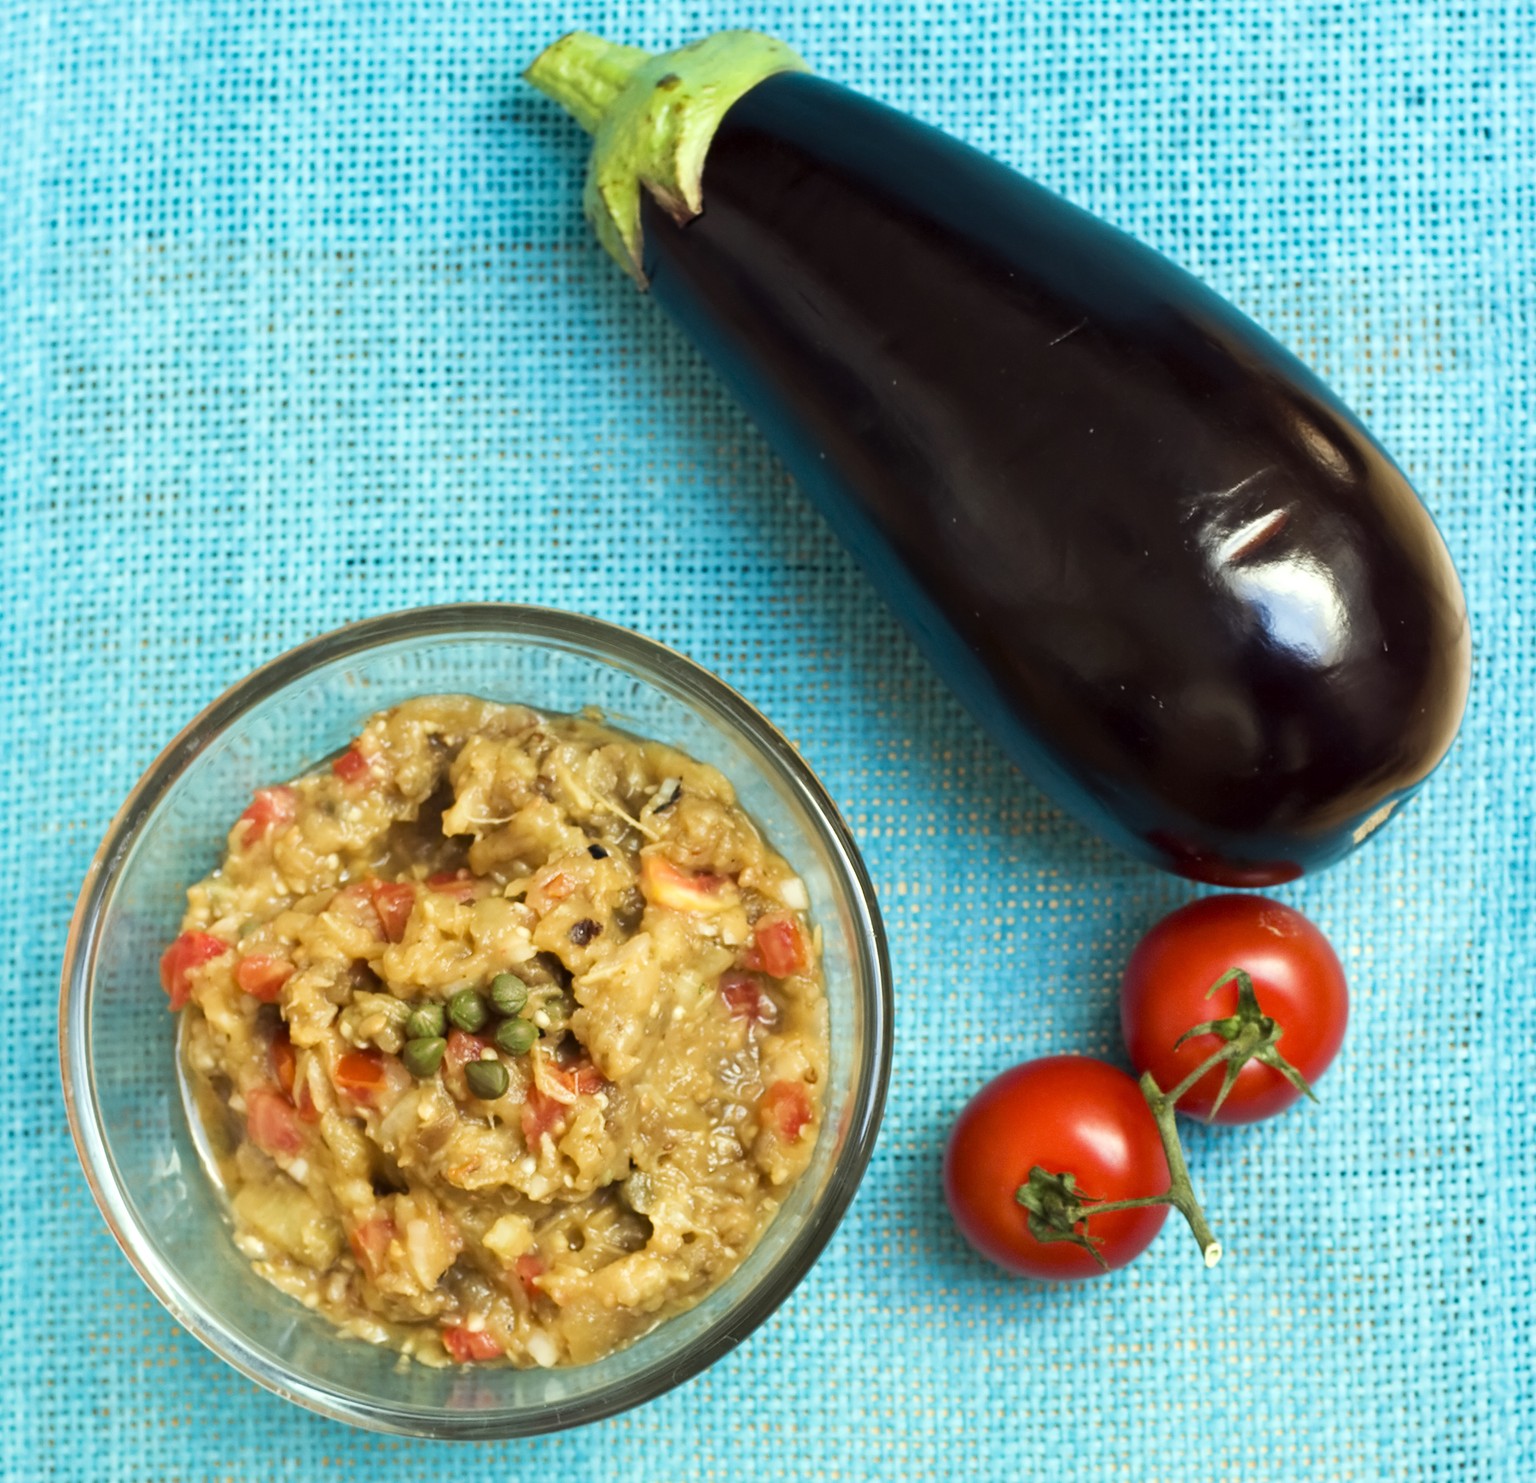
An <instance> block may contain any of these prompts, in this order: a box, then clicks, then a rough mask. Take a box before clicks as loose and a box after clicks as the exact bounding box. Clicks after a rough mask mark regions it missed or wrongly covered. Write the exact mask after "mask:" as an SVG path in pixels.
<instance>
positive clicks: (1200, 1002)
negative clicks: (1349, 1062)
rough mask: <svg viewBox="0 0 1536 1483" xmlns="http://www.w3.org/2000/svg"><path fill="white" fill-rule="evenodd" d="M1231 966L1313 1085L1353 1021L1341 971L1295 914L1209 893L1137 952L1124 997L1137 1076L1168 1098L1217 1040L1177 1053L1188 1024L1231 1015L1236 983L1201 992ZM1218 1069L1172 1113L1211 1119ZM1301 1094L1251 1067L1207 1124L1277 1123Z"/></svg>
mask: <svg viewBox="0 0 1536 1483" xmlns="http://www.w3.org/2000/svg"><path fill="white" fill-rule="evenodd" d="M1230 968H1242V969H1244V970H1245V971H1246V972H1247V973H1248V975H1249V976H1250V977H1251V978H1252V979H1253V987H1254V992H1255V994H1256V996H1257V998H1258V1002H1259V1008H1260V1010H1261V1011H1262V1012H1263V1013H1264V1014H1265V1015H1267V1016H1268V1017H1269V1018H1271V1019H1273V1020H1274V1021H1275V1023H1276V1024H1277V1025H1279V1026H1280V1029H1281V1032H1282V1033H1281V1037H1280V1040H1279V1043H1278V1044H1277V1045H1276V1047H1275V1049H1276V1050H1277V1051H1278V1052H1279V1053H1280V1054H1281V1055H1282V1056H1284V1057H1285V1059H1286V1060H1287V1061H1289V1062H1290V1063H1291V1065H1293V1066H1294V1067H1295V1068H1296V1069H1297V1070H1298V1071H1299V1072H1301V1074H1302V1076H1303V1077H1305V1078H1306V1080H1307V1081H1308V1082H1312V1083H1315V1082H1316V1081H1317V1079H1318V1077H1320V1076H1321V1075H1322V1074H1323V1072H1324V1071H1326V1070H1327V1069H1328V1066H1329V1063H1330V1062H1331V1061H1332V1060H1333V1058H1334V1056H1335V1055H1336V1054H1337V1053H1338V1049H1339V1046H1340V1044H1342V1042H1343V1040H1344V1028H1345V1025H1346V1024H1347V1023H1348V1020H1349V993H1348V990H1347V988H1346V987H1345V983H1344V970H1343V968H1341V967H1340V966H1339V960H1338V956H1337V955H1336V954H1335V953H1334V951H1333V949H1332V948H1331V947H1330V946H1329V945H1328V939H1327V938H1325V937H1324V936H1323V934H1322V933H1321V932H1319V931H1318V929H1317V928H1316V927H1314V926H1313V925H1312V923H1311V922H1309V921H1308V920H1307V919H1306V918H1305V917H1304V916H1302V914H1301V913H1300V912H1299V911H1295V910H1293V909H1292V908H1291V907H1289V906H1283V905H1281V903H1280V902H1278V901H1270V900H1268V899H1266V898H1265V897H1263V896H1207V897H1204V898H1202V899H1201V900H1199V901H1191V902H1190V903H1189V904H1188V905H1187V906H1181V907H1180V908H1179V909H1178V910H1177V911H1176V912H1173V913H1172V914H1171V915H1169V916H1166V917H1164V918H1163V920H1162V921H1160V922H1159V923H1158V924H1157V925H1156V926H1155V927H1153V928H1152V930H1151V931H1150V932H1148V933H1147V935H1146V936H1145V937H1143V938H1142V939H1141V941H1140V942H1139V943H1138V944H1137V945H1136V950H1135V951H1134V952H1133V953H1132V954H1131V959H1130V962H1129V963H1127V964H1126V969H1125V978H1124V981H1123V983H1122V985H1121V989H1120V1025H1121V1029H1122V1030H1123V1031H1124V1033H1125V1046H1126V1050H1127V1051H1128V1052H1129V1054H1130V1057H1131V1061H1132V1063H1133V1064H1134V1065H1135V1067H1136V1069H1137V1070H1138V1071H1150V1072H1151V1073H1152V1075H1153V1077H1154V1078H1155V1079H1156V1081H1157V1084H1158V1085H1159V1086H1160V1087H1161V1088H1162V1089H1163V1090H1164V1091H1165V1092H1169V1091H1172V1090H1173V1089H1174V1087H1175V1086H1177V1085H1178V1083H1179V1082H1180V1081H1182V1080H1183V1079H1184V1077H1186V1076H1187V1075H1189V1073H1190V1072H1191V1071H1193V1070H1194V1069H1195V1068H1196V1067H1197V1066H1198V1065H1199V1064H1200V1063H1201V1061H1203V1060H1205V1059H1206V1058H1207V1057H1208V1056H1209V1055H1210V1054H1211V1052H1212V1051H1215V1050H1218V1049H1220V1047H1221V1044H1222V1042H1221V1039H1220V1037H1218V1036H1217V1035H1215V1034H1205V1035H1197V1036H1195V1037H1194V1038H1193V1039H1192V1040H1188V1041H1186V1042H1185V1043H1184V1044H1183V1045H1181V1046H1178V1047H1177V1048H1175V1042H1176V1041H1177V1040H1178V1038H1179V1036H1181V1035H1182V1034H1183V1033H1184V1032H1185V1031H1186V1030H1188V1029H1190V1028H1191V1027H1192V1026H1194V1025H1203V1024H1206V1023H1207V1022H1209V1021H1211V1020H1219V1019H1222V1018H1224V1017H1226V1016H1227V1015H1230V1014H1232V1013H1233V1011H1234V1010H1235V1009H1236V1008H1237V985H1236V984H1235V983H1227V984H1223V985H1222V987H1221V988H1219V989H1217V991H1216V992H1215V993H1214V994H1212V995H1211V997H1210V998H1209V999H1207V998H1206V990H1207V989H1209V988H1210V987H1211V985H1212V984H1214V983H1215V982H1216V980H1217V979H1219V978H1220V977H1221V976H1222V974H1224V973H1226V972H1227V970H1228V969H1230ZM1221 1081H1222V1068H1221V1067H1219V1066H1218V1067H1215V1068H1213V1069H1212V1070H1211V1071H1210V1072H1209V1073H1208V1074H1207V1075H1205V1076H1203V1077H1201V1078H1200V1080H1199V1081H1197V1082H1196V1083H1195V1085H1194V1086H1193V1087H1191V1088H1190V1090H1189V1091H1188V1092H1187V1093H1186V1094H1185V1095H1184V1096H1182V1097H1181V1098H1180V1099H1179V1111H1180V1112H1186V1113H1189V1114H1191V1115H1192V1116H1195V1117H1209V1116H1210V1113H1211V1108H1212V1106H1213V1105H1214V1104H1215V1101H1216V1096H1217V1093H1218V1092H1219V1091H1220V1090H1221ZM1301 1095H1302V1093H1301V1092H1300V1091H1299V1090H1298V1089H1297V1088H1296V1087H1295V1086H1293V1085H1292V1084H1291V1083H1290V1082H1289V1081H1288V1080H1287V1079H1286V1078H1285V1076H1284V1075H1283V1074H1282V1073H1281V1072H1279V1071H1277V1070H1276V1069H1275V1068H1274V1067H1272V1066H1265V1065H1261V1064H1260V1063H1259V1062H1257V1061H1249V1062H1248V1063H1247V1065H1245V1066H1244V1067H1243V1068H1242V1070H1241V1071H1239V1072H1238V1074H1237V1080H1236V1082H1234V1083H1233V1086H1232V1090H1231V1091H1230V1092H1229V1093H1228V1094H1227V1099H1226V1101H1225V1102H1223V1103H1222V1105H1221V1107H1220V1108H1219V1109H1218V1110H1217V1112H1216V1114H1215V1116H1214V1118H1212V1119H1211V1120H1212V1121H1213V1122H1218V1123H1251V1122H1258V1121H1259V1120H1260V1119H1261V1118H1266V1117H1273V1116H1274V1115H1275V1114H1276V1113H1277V1112H1282V1111H1284V1110H1285V1108H1287V1107H1289V1106H1290V1105H1291V1104H1292V1103H1293V1102H1295V1101H1297V1100H1298V1099H1299V1098H1300V1097H1301Z"/></svg>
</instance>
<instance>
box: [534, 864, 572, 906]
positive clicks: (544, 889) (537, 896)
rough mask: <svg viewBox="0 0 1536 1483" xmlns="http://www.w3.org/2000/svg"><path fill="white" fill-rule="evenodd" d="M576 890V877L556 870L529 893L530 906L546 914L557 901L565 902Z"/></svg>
mask: <svg viewBox="0 0 1536 1483" xmlns="http://www.w3.org/2000/svg"><path fill="white" fill-rule="evenodd" d="M575 890H576V877H575V876H573V875H567V874H566V873H565V871H563V870H556V871H554V872H553V873H552V874H551V875H549V876H547V877H546V878H545V879H544V880H541V881H539V882H537V883H536V884H535V885H534V887H533V889H532V890H531V891H529V893H528V898H529V899H528V904H529V905H530V906H531V907H533V909H534V910H535V911H538V912H544V911H547V910H548V909H549V908H550V907H551V906H553V905H554V904H555V903H556V902H557V901H564V900H565V899H566V898H567V897H569V896H570V895H572V893H574V891H575Z"/></svg>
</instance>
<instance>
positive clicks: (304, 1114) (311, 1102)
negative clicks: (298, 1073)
mask: <svg viewBox="0 0 1536 1483" xmlns="http://www.w3.org/2000/svg"><path fill="white" fill-rule="evenodd" d="M298 1085H299V1089H298V1094H297V1095H296V1096H295V1097H294V1099H293V1105H294V1106H295V1107H297V1108H298V1110H299V1116H300V1117H301V1118H302V1119H303V1120H304V1121H305V1122H307V1123H317V1122H319V1121H320V1109H319V1108H318V1107H316V1106H315V1097H314V1093H313V1092H311V1091H310V1089H309V1078H308V1077H307V1076H306V1077H305V1078H304V1080H303V1081H301V1082H299V1084H298Z"/></svg>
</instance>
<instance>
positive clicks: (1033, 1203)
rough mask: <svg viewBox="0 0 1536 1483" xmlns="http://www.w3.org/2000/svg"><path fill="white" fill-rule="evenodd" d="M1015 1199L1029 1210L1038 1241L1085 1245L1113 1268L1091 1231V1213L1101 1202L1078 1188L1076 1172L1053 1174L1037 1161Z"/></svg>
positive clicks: (1032, 1231)
mask: <svg viewBox="0 0 1536 1483" xmlns="http://www.w3.org/2000/svg"><path fill="white" fill-rule="evenodd" d="M1014 1199H1016V1200H1017V1201H1018V1202H1019V1204H1021V1205H1022V1206H1023V1207H1024V1208H1025V1209H1026V1210H1027V1211H1029V1234H1030V1235H1031V1236H1033V1237H1034V1238H1035V1240H1036V1241H1045V1242H1050V1241H1070V1242H1071V1243H1072V1244H1073V1245H1074V1246H1081V1247H1082V1248H1083V1250H1084V1251H1086V1252H1087V1253H1088V1255H1089V1256H1091V1257H1092V1258H1093V1259H1094V1261H1096V1262H1097V1263H1098V1264H1099V1265H1100V1266H1101V1267H1102V1268H1103V1269H1104V1270H1105V1271H1106V1272H1107V1271H1108V1270H1109V1263H1108V1262H1106V1261H1105V1260H1104V1257H1103V1254H1102V1253H1101V1252H1100V1251H1099V1248H1098V1244H1097V1242H1096V1241H1095V1240H1094V1238H1093V1237H1091V1236H1090V1235H1089V1234H1088V1217H1089V1216H1090V1215H1092V1214H1093V1213H1094V1211H1095V1210H1096V1209H1098V1208H1099V1207H1100V1204H1101V1202H1100V1201H1097V1200H1095V1199H1094V1198H1093V1196H1092V1195H1088V1194H1084V1193H1083V1192H1082V1191H1081V1190H1080V1189H1078V1187H1077V1179H1076V1178H1075V1177H1074V1176H1073V1175H1072V1174H1070V1173H1067V1174H1052V1173H1051V1172H1050V1170H1048V1169H1042V1168H1041V1167H1040V1166H1039V1165H1038V1164H1036V1165H1035V1167H1034V1168H1033V1169H1031V1170H1030V1171H1029V1178H1028V1179H1027V1180H1026V1181H1025V1182H1024V1183H1023V1184H1021V1185H1020V1186H1019V1188H1018V1190H1017V1192H1016V1193H1015V1194H1014Z"/></svg>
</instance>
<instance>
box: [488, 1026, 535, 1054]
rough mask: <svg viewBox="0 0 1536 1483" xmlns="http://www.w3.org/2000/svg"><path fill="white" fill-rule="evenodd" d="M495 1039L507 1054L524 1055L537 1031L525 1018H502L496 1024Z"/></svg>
mask: <svg viewBox="0 0 1536 1483" xmlns="http://www.w3.org/2000/svg"><path fill="white" fill-rule="evenodd" d="M494 1038H495V1041H496V1044H497V1045H498V1046H500V1047H501V1049H502V1050H504V1051H506V1053H507V1054H508V1055H509V1056H526V1055H527V1054H528V1052H529V1051H530V1050H532V1049H533V1042H534V1041H535V1040H537V1039H538V1038H539V1032H538V1030H536V1029H535V1028H534V1027H533V1026H532V1025H531V1024H529V1023H528V1021H527V1020H503V1021H502V1022H501V1023H500V1024H499V1025H497V1026H496V1034H495V1037H494Z"/></svg>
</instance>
